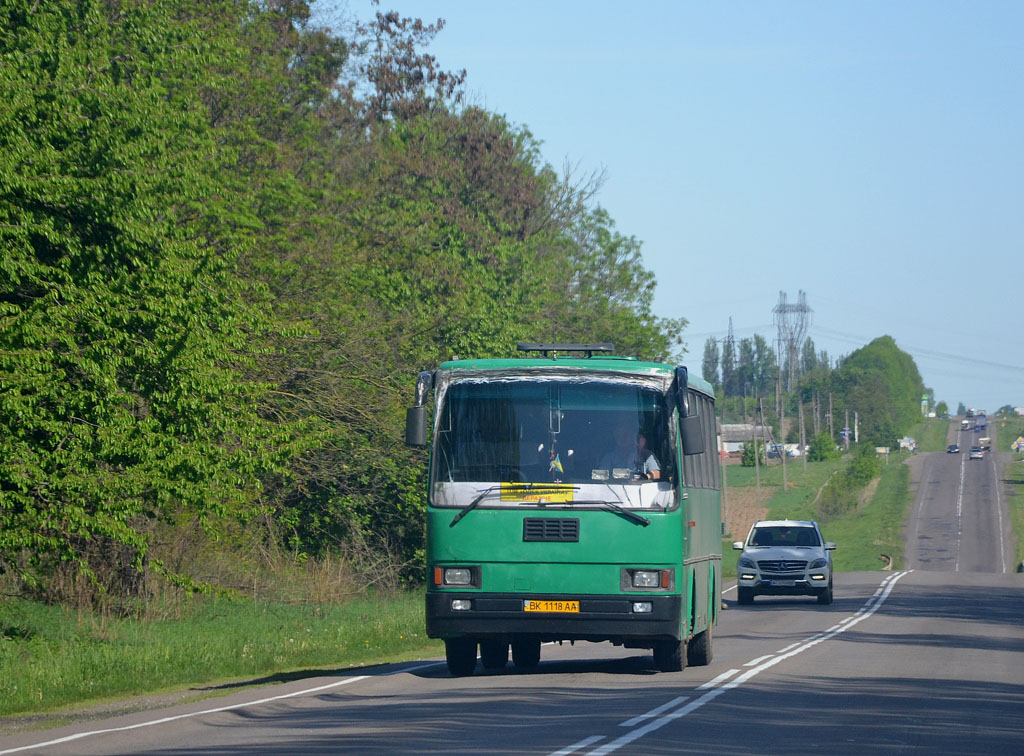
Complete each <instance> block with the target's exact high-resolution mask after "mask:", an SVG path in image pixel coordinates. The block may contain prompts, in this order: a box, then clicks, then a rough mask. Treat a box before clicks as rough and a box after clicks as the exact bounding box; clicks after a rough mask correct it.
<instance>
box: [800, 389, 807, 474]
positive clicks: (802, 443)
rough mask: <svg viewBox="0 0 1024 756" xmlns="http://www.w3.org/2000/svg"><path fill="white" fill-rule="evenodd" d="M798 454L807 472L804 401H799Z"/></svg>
mask: <svg viewBox="0 0 1024 756" xmlns="http://www.w3.org/2000/svg"><path fill="white" fill-rule="evenodd" d="M800 454H801V455H803V458H804V472H807V433H806V431H805V430H804V403H803V402H802V401H801V402H800Z"/></svg>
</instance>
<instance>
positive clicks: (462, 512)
mask: <svg viewBox="0 0 1024 756" xmlns="http://www.w3.org/2000/svg"><path fill="white" fill-rule="evenodd" d="M500 490H501V486H491V487H490V488H485V489H484V490H483V491H481V492H480V494H479V496H477V497H476V498H475V499H473V501H471V502H469V504H467V505H466V506H464V507H463V508H462V509H460V510H459V513H458V514H457V515H455V519H453V520H452V521H451V522H450V523H448V527H449V528H454V527H455V523H457V522H458V521H459V520H461V519H462V518H463V517H465V516H466V515H468V514H469V513H470V512H471V511H472V510H474V509H476V505H477V504H479V503H480V502H481V501H483V500H484V499H485V498H487V495H488V494H492V493H494V492H495V491H500Z"/></svg>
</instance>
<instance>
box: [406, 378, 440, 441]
mask: <svg viewBox="0 0 1024 756" xmlns="http://www.w3.org/2000/svg"><path fill="white" fill-rule="evenodd" d="M433 387H434V374H433V373H432V372H430V371H429V370H424V371H423V372H421V373H420V374H419V375H418V376H416V406H415V407H409V408H408V409H407V410H406V411H405V443H406V445H407V446H426V445H427V408H426V403H427V393H428V392H429V391H430V389H432V388H433Z"/></svg>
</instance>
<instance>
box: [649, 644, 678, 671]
mask: <svg viewBox="0 0 1024 756" xmlns="http://www.w3.org/2000/svg"><path fill="white" fill-rule="evenodd" d="M654 666H655V667H657V668H658V670H659V671H660V672H679V671H680V670H682V669H683V668H684V667H685V666H686V644H685V643H684V642H683V641H678V640H670V641H658V642H656V643H655V644H654Z"/></svg>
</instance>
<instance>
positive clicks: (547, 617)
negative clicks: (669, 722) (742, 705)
mask: <svg viewBox="0 0 1024 756" xmlns="http://www.w3.org/2000/svg"><path fill="white" fill-rule="evenodd" d="M527 599H530V600H536V601H562V602H566V601H578V602H579V612H574V613H562V612H527V611H525V610H524V608H523V606H524V601H526V600H527ZM453 600H469V601H470V602H471V608H470V609H467V610H455V609H452V601H453ZM634 602H649V603H650V608H651V611H650V612H644V613H638V612H635V611H633V604H634ZM426 608H427V635H428V636H429V637H431V638H477V639H483V638H489V639H512V637H513V636H515V637H529V638H532V639H537V640H540V641H542V642H546V641H558V640H586V641H595V642H600V641H611V642H613V643H617V644H622V645H626V646H627V647H628V646H633V645H636V646H637V647H641V648H643V647H649V645H650V642H651V641H655V640H670V639H675V640H678V639H680V638H682V637H683V636H682V635H680V632H681V631H682V632H684V633H685V628H682V627H681V621H680V618H681V616H682V599H681V597H680V596H679V595H678V594H675V595H668V596H656V595H651V594H649V593H638V594H636V595H605V596H591V595H568V594H545V595H539V594H530V595H529V596H525V595H521V594H511V593H477V592H468V591H467V592H457V591H429V592H428V593H427V601H426Z"/></svg>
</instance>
